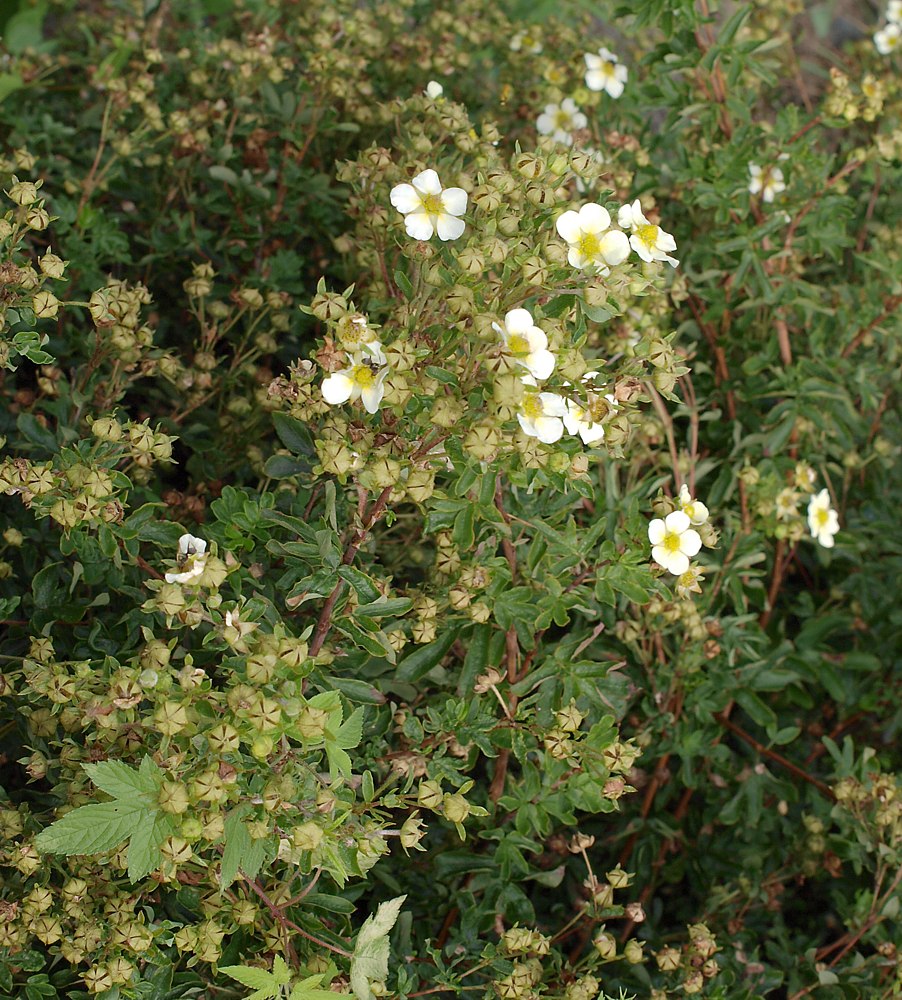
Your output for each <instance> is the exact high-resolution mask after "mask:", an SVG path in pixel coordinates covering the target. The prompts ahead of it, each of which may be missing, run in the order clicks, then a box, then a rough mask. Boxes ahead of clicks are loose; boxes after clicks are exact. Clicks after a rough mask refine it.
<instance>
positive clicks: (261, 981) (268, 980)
mask: <svg viewBox="0 0 902 1000" xmlns="http://www.w3.org/2000/svg"><path fill="white" fill-rule="evenodd" d="M219 971H220V972H224V973H225V974H226V975H227V976H228V977H229V978H230V979H235V980H237V981H238V982H239V983H241V985H242V986H248V987H250V988H251V989H252V990H253V991H254V992H253V993H252V994H251V995H250V996H249V997H248V998H247V1000H270V998H275V997H277V996H278V995H279V994H280V993H281V990H280V988H279V984H278V983H277V982H276V978H275V976H274V975H273V974H272V973H271V972H267V971H266V970H265V969H249V968H248V967H247V966H246V965H224V966H221V967H220V969H219Z"/></svg>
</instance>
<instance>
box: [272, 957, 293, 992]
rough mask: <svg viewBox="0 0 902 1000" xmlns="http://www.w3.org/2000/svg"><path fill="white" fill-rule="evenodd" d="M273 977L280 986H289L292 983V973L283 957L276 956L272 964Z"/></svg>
mask: <svg viewBox="0 0 902 1000" xmlns="http://www.w3.org/2000/svg"><path fill="white" fill-rule="evenodd" d="M272 977H273V979H274V980H275V981H276V982H277V983H278V984H279V986H287V985H288V984H289V983H290V982H291V973H290V972H289V971H288V966H287V965H286V964H285V959H284V958H282V956H281V955H276V957H275V958H274V959H273V963H272Z"/></svg>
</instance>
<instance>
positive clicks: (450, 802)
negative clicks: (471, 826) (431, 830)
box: [442, 793, 470, 823]
mask: <svg viewBox="0 0 902 1000" xmlns="http://www.w3.org/2000/svg"><path fill="white" fill-rule="evenodd" d="M442 813H443V814H444V816H445V818H446V819H448V820H450V821H451V822H452V823H463V822H464V820H465V819H466V818H467V817H468V816H469V815H470V803H469V802H467V800H466V799H465V798H464V797H463V795H460V794H459V793H454V794H451V793H448V794H446V795H445V798H444V799H443V801H442Z"/></svg>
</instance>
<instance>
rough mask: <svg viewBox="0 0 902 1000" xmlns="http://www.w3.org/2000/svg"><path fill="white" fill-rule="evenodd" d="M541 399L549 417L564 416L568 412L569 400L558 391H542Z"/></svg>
mask: <svg viewBox="0 0 902 1000" xmlns="http://www.w3.org/2000/svg"><path fill="white" fill-rule="evenodd" d="M539 399H541V400H542V410H543V411H544V413H545V416H547V417H562V416H563V415H564V414H565V413H566V412H567V401H566V400H565V399H564V398H563V397H562V396H559V395H558V394H557V393H556V392H540V393H539ZM561 433H563V431H562V432H561Z"/></svg>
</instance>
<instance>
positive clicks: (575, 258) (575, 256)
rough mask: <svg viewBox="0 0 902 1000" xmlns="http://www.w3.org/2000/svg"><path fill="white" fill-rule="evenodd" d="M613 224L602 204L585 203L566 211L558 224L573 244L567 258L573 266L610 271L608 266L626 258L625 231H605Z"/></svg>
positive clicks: (560, 233) (567, 239) (561, 234)
mask: <svg viewBox="0 0 902 1000" xmlns="http://www.w3.org/2000/svg"><path fill="white" fill-rule="evenodd" d="M610 225H611V216H610V214H609V213H608V210H607V209H606V208H602V206H601V205H591V204H590V205H583V206H582V207H581V208H580V210H579V211H578V212H574V211H573V210H571V211H569V212H564V214H563V215H562V216H561V217H560V218H559V219H558V220H557V222H556V223H555V226H556V228H557V231H558V234H559V235H560V236H561V237H562V238H563V239H565V240H566V241H567V243H568V244H569V246H570V252H569V253H568V254H567V260H568V261H569V262H570V265H571V266H572V267H578V268H588V267H595V268H598V270H599V271H600V273H601V274H608V273H609V268H611V267H614V265H616V264H621V263H622V262H623V261H625V260H626V258H627V257H628V256H629V253H630V245H629V241H628V240H627V238H626V234H625V233H621V232H620V231H619V230H618V229H611V230H610V231H606V230H608V227H609V226H610Z"/></svg>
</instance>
